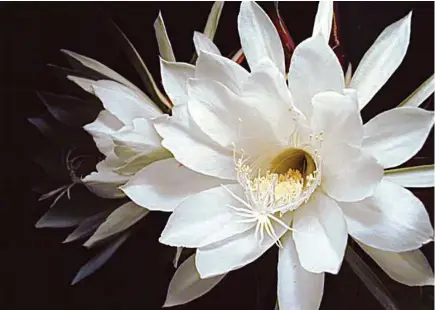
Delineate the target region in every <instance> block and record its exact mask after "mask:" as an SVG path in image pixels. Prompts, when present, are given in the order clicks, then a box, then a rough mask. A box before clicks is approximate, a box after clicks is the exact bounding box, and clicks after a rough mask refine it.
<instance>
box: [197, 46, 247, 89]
mask: <svg viewBox="0 0 435 310" xmlns="http://www.w3.org/2000/svg"><path fill="white" fill-rule="evenodd" d="M248 75H249V73H248V71H246V69H244V68H243V67H242V66H240V65H238V64H237V63H236V62H234V61H232V60H231V59H228V58H226V57H222V56H220V55H216V54H212V53H208V52H205V51H202V52H201V53H199V57H198V61H197V62H196V70H195V78H199V79H210V80H215V81H218V82H220V83H222V84H223V85H225V86H226V87H228V88H229V89H231V91H233V92H234V93H236V94H239V93H240V91H241V88H242V84H243V82H244V81H245V80H246V79H247V78H248Z"/></svg>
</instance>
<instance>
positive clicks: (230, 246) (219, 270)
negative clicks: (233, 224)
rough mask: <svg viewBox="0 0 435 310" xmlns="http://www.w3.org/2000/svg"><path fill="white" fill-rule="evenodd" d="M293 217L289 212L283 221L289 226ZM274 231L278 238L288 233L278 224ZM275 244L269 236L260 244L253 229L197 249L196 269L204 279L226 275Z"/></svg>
mask: <svg viewBox="0 0 435 310" xmlns="http://www.w3.org/2000/svg"><path fill="white" fill-rule="evenodd" d="M291 217H292V214H291V212H287V213H286V214H285V215H284V216H283V217H282V218H281V220H282V221H283V222H284V223H286V224H287V225H288V224H289V223H290V221H291ZM274 230H275V233H276V235H277V236H278V238H281V237H282V235H284V234H285V232H286V231H287V229H286V228H284V227H282V226H281V225H279V224H276V223H274ZM274 244H275V240H273V239H272V238H270V237H269V236H267V235H266V236H265V238H264V239H263V241H262V242H261V243H260V241H259V239H258V238H257V237H256V236H255V228H251V229H249V230H247V231H245V232H243V233H240V234H238V235H235V236H233V237H232V238H228V239H225V240H222V241H221V242H217V243H215V244H211V245H209V246H206V247H202V248H199V249H197V251H196V268H197V269H198V272H199V274H200V275H201V278H203V279H204V278H209V277H213V276H216V275H220V274H224V273H227V272H229V271H231V270H236V269H238V268H241V267H243V266H245V265H247V264H249V263H251V262H253V261H254V260H256V259H257V258H259V257H260V256H261V255H263V253H264V252H266V251H267V250H268V249H269V248H270V247H272V246H273V245H274Z"/></svg>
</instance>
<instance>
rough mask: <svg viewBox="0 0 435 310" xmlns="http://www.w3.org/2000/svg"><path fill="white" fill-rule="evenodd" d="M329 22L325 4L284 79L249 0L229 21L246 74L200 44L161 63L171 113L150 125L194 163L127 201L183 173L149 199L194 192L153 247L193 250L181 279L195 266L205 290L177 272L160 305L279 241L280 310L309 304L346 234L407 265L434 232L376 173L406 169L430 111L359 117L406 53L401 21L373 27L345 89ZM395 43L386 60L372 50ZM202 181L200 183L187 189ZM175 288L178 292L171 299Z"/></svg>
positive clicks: (338, 257) (273, 35)
mask: <svg viewBox="0 0 435 310" xmlns="http://www.w3.org/2000/svg"><path fill="white" fill-rule="evenodd" d="M328 5H330V4H328ZM328 18H329V19H330V18H332V9H331V8H330V7H328V6H327V4H323V5H321V6H320V7H319V12H318V14H317V16H316V26H315V27H314V29H315V31H314V32H313V37H312V38H309V39H307V40H305V41H303V42H302V43H301V44H299V45H298V46H297V47H296V49H295V51H294V54H293V56H292V60H291V64H290V69H289V79H288V86H287V84H286V78H285V74H286V72H285V71H284V70H285V69H284V53H283V50H282V46H281V42H280V40H279V37H278V34H277V32H276V30H275V28H274V26H273V24H272V22H271V21H270V20H269V18H268V17H267V15H266V14H265V13H264V12H263V11H262V10H261V8H260V7H259V6H258V5H256V4H255V3H253V2H243V3H242V5H241V9H240V14H239V19H238V26H239V34H240V39H241V44H242V48H243V50H244V53H245V55H246V58H247V61H248V64H249V66H250V69H251V72H248V71H246V70H245V69H243V68H242V67H240V66H239V65H237V64H236V63H234V62H232V61H230V60H228V59H226V58H224V57H222V56H220V55H219V54H217V53H216V52H215V51H214V50H213V51H212V50H205V48H202V47H199V48H198V47H197V49H199V51H200V54H199V58H198V61H197V63H196V67H195V68H193V67H191V66H188V65H186V64H179V63H171V64H168V63H166V62H162V79H163V84H164V87H165V90H166V92H167V93H168V95H169V96H170V98H171V100H173V102H174V104H175V107H174V109H173V115H172V117H166V116H165V117H159V118H156V119H155V126H156V129H157V131H158V132H159V134H160V135H161V136H162V137H163V142H162V144H163V145H164V146H165V147H166V148H167V149H168V150H170V151H171V153H172V154H173V155H174V157H175V159H176V160H177V161H179V162H180V163H181V164H182V165H183V167H187V168H189V169H190V170H188V169H186V170H184V172H183V173H186V171H189V174H188V175H186V176H183V175H182V173H180V171H181V170H179V169H177V168H176V166H175V165H173V166H169V165H166V166H163V165H162V167H161V170H155V171H152V172H150V176H149V177H146V178H143V179H142V182H144V183H146V184H145V186H139V187H138V188H137V190H138V191H137V193H136V195H134V196H135V197H134V196H132V195H129V196H130V198H132V199H133V200H134V201H135V198H136V201H135V202H136V203H138V204H140V203H139V202H138V201H137V197H140V196H141V194H139V193H138V192H139V190H141V189H143V188H146V189H147V192H146V194H149V193H150V192H151V191H150V189H152V188H155V185H154V183H153V182H154V181H150V180H152V177H151V175H152V173H154V176H156V175H158V173H160V174H171V175H172V177H173V178H177V179H178V178H179V180H182V181H181V182H182V183H181V184H180V185H179V188H177V189H176V190H175V189H174V188H172V186H168V188H170V189H168V188H167V189H166V190H165V191H167V192H168V197H163V196H160V197H158V199H157V198H156V201H159V202H164V201H165V200H168V201H169V202H170V204H171V205H172V204H173V203H174V202H175V201H176V199H172V196H171V195H173V192H175V191H177V190H180V191H182V192H183V193H189V194H190V195H187V196H183V199H179V201H181V203H180V204H179V205H178V206H177V207H176V209H175V211H174V213H173V214H172V215H171V217H170V218H169V221H168V223H167V225H166V227H165V230H164V231H163V233H162V236H161V238H160V241H161V242H162V243H164V244H168V245H171V246H184V247H193V248H197V251H196V254H195V259H190V260H189V261H186V262H185V263H184V264H183V265H182V266H180V272H177V274H185V273H187V272H188V271H186V270H194V268H192V266H191V265H192V264H193V261H194V263H195V265H196V269H197V271H198V272H199V275H200V277H201V278H210V280H209V281H206V282H204V286H203V287H201V286H200V285H191V286H189V287H188V288H187V289H185V290H184V291H183V289H181V293H180V292H179V291H178V292H177V288H174V286H176V284H174V283H182V281H180V280H179V279H178V278H177V274H176V277H175V278H174V279H173V283H172V284H171V287H170V291H169V293H168V294H169V295H168V301H167V305H174V304H179V303H184V302H187V301H189V300H192V299H194V298H196V297H198V296H200V295H202V294H204V293H205V292H207V291H208V290H210V289H211V287H213V286H214V285H216V283H217V282H219V280H220V279H221V278H222V275H224V274H226V273H227V272H229V271H232V270H235V269H238V268H240V267H243V266H245V265H246V264H248V263H250V262H252V261H254V260H255V259H257V258H258V257H259V256H261V255H262V254H263V253H264V252H265V251H266V250H268V249H269V248H270V247H271V246H273V245H274V244H277V245H278V246H279V247H280V250H279V261H278V301H279V306H280V309H317V308H318V307H319V305H320V302H321V297H322V294H323V278H324V272H329V273H334V274H335V273H337V272H338V271H339V269H340V266H341V263H342V259H343V255H344V250H345V247H346V244H347V234H348V233H349V234H350V235H351V236H352V237H353V238H355V239H356V240H358V241H359V242H361V243H362V244H365V245H367V246H369V247H367V249H372V248H373V249H374V251H373V252H371V253H372V257H376V255H377V254H373V253H375V252H376V251H377V253H378V256H377V257H378V259H376V258H375V259H376V260H377V261H378V263H380V264H381V266H382V264H383V263H385V262H386V261H392V260H393V259H396V262H398V261H400V259H401V258H404V256H400V257H398V256H399V255H401V254H397V253H401V252H406V253H407V254H405V255H407V259H405V258H404V259H403V260H402V261H401V262H400V263H397V264H396V266H398V267H399V268H400V267H401V266H402V267H403V266H404V263H403V261H408V262H409V263H410V265H412V262H411V261H412V260H413V258H412V257H413V254H411V253H419V252H415V250H416V249H418V248H419V247H421V246H422V245H423V244H425V243H427V242H430V241H432V240H433V229H432V227H431V224H430V221H429V217H428V215H427V212H426V210H425V209H424V206H423V204H422V203H421V202H420V201H419V200H418V199H417V198H416V197H415V196H414V195H413V194H412V193H411V192H409V191H408V190H406V189H404V188H403V187H402V186H401V185H400V182H396V183H394V182H392V181H391V180H390V179H388V178H386V177H384V169H386V168H392V167H396V166H398V165H400V164H402V163H404V162H405V161H407V160H408V159H410V158H411V157H412V156H413V155H415V153H416V152H417V151H418V150H419V149H420V148H421V146H422V145H423V143H424V141H425V139H426V138H427V136H428V134H429V132H430V130H431V128H432V126H433V121H434V120H433V113H432V112H429V111H425V110H423V109H419V108H416V107H401V108H397V109H393V110H390V111H387V112H384V113H382V114H380V115H378V116H377V117H375V118H374V119H372V120H370V121H369V122H368V123H367V124H365V125H363V123H362V120H361V117H360V113H359V109H360V107H363V106H364V105H365V104H366V103H367V102H368V100H370V98H371V97H373V95H374V94H375V93H376V91H377V90H379V89H380V88H381V87H382V85H383V84H384V83H385V82H386V81H387V80H388V78H389V77H390V76H391V74H392V73H393V72H394V70H395V69H396V68H397V67H398V65H399V64H400V62H401V61H402V59H403V56H404V55H405V53H406V49H407V45H408V42H409V29H410V15H408V16H407V17H405V18H404V19H402V20H400V21H399V22H397V23H395V24H393V25H392V26H390V27H388V28H387V29H386V30H385V32H383V33H382V34H381V36H380V38H379V39H378V40H377V41H376V42H375V44H374V45H373V46H372V47H371V48H370V50H369V51H368V53H367V54H366V55H365V56H364V58H363V60H362V61H361V64H360V66H359V68H358V69H357V71H356V74H355V76H354V77H353V79H352V81H351V83H350V88H348V89H345V78H344V74H343V71H342V69H341V66H340V64H339V62H338V60H337V58H336V56H335V55H334V53H333V51H332V50H331V48H330V47H329V46H328V45H327V41H328V40H327V39H328V37H329V33H328V32H329V31H330V23H329V22H328V21H327V20H326V21H325V19H328ZM392 43H396V44H393V46H394V48H391V49H387V50H386V51H385V53H387V55H383V54H382V53H380V51H378V49H384V47H385V46H387V47H388V46H390V44H392ZM380 71H382V72H380ZM352 87H353V88H352ZM145 169H147V168H145ZM163 169H165V170H163ZM195 172H196V174H195ZM143 180H145V181H143ZM204 180H207V181H208V182H209V183H207V184H205V182H204ZM136 182H137V183H140V180H139V179H137V180H136ZM397 183H399V184H397ZM218 184H220V185H218ZM200 186H203V187H204V190H203V191H200V192H199V193H197V194H194V193H195V192H198V189H199V187H200ZM429 186H430V185H429ZM165 191H164V190H160V191H159V192H158V194H160V195H164V194H165ZM127 194H128V192H127ZM142 195H143V196H145V193H143V194H142ZM156 196H157V195H156ZM186 197H187V198H186ZM177 198H179V197H177ZM153 199H154V198H153ZM408 251H414V252H408ZM387 253H390V254H391V255H390V254H387ZM382 255H384V256H382ZM416 255H419V254H416ZM388 256H390V257H391V260H389V259H388V258H386V257H388ZM382 257H383V263H382V262H381V261H382ZM421 261H422V259H421V257H420V256H419V262H421ZM420 266H421V264H420ZM390 267H391V266H390ZM385 269H387V268H384V270H385ZM391 270H394V271H393V272H391ZM421 270H422V269H421V268H420V271H421ZM423 270H425V271H426V273H425V272H420V273H419V274H417V273H416V272H415V269H414V268H411V267H410V268H408V269H407V270H406V272H409V273H411V274H412V276H414V278H413V279H412V281H413V283H410V282H411V281H408V283H407V284H410V285H425V284H431V283H432V282H433V274H432V271H431V270H430V268H427V266H424V267H423ZM389 271H390V272H389V274H390V275H391V274H393V273H394V272H396V273H398V274H400V276H397V274H396V277H395V278H396V279H398V278H400V280H401V281H402V282H405V283H406V282H407V280H409V279H410V278H411V276H409V274H406V272H405V275H403V273H402V274H401V271H398V270H397V269H396V268H395V267H391V268H390V270H389ZM387 272H388V271H387ZM428 273H429V274H428ZM194 278H195V277H194V276H193V277H191V278H190V280H189V281H193V280H192V279H194ZM195 279H196V281H200V280H199V277H196V278H195ZM211 279H213V280H211ZM189 283H190V282H189ZM193 288H194V289H193ZM178 289H179V287H178ZM174 292H176V293H177V294H182V293H185V294H186V296H181V297H180V296H178V297H179V298H174V296H173V294H175V293H174ZM307 295H310V298H306V296H307ZM174 300H177V301H174Z"/></svg>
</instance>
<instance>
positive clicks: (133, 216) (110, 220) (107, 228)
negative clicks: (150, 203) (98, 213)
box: [83, 201, 149, 247]
mask: <svg viewBox="0 0 435 310" xmlns="http://www.w3.org/2000/svg"><path fill="white" fill-rule="evenodd" d="M148 213H149V210H147V209H145V208H142V207H140V206H138V205H137V204H135V203H134V202H131V201H129V202H127V203H125V204H123V205H122V206H120V207H119V208H117V209H116V210H115V211H113V212H112V213H110V215H109V216H108V217H107V218H106V219H105V220H104V222H103V223H102V224H101V225H99V226H98V228H97V230H96V231H95V232H94V233H93V234H92V236H91V237H90V238H89V239H88V240H87V241H86V242H85V243H84V244H83V245H84V246H85V247H91V246H93V245H95V244H97V243H98V242H100V241H102V240H104V239H107V238H109V237H111V236H113V235H115V234H118V233H120V232H122V231H124V230H126V229H128V228H129V227H131V226H133V225H134V224H135V223H137V222H138V221H139V220H141V219H142V218H143V217H144V216H146V215H147V214H148Z"/></svg>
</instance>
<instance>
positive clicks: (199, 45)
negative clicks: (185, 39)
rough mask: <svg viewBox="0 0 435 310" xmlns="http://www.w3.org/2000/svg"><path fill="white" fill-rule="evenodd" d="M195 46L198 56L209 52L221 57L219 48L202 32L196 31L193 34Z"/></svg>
mask: <svg viewBox="0 0 435 310" xmlns="http://www.w3.org/2000/svg"><path fill="white" fill-rule="evenodd" d="M193 44H194V45H195V50H196V53H197V54H198V55H199V54H200V53H201V52H208V53H211V54H216V55H219V56H221V52H220V51H219V49H218V48H217V46H216V44H214V43H213V41H212V40H210V38H209V37H207V36H206V35H205V34H202V33H201V32H198V31H195V32H194V33H193Z"/></svg>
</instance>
